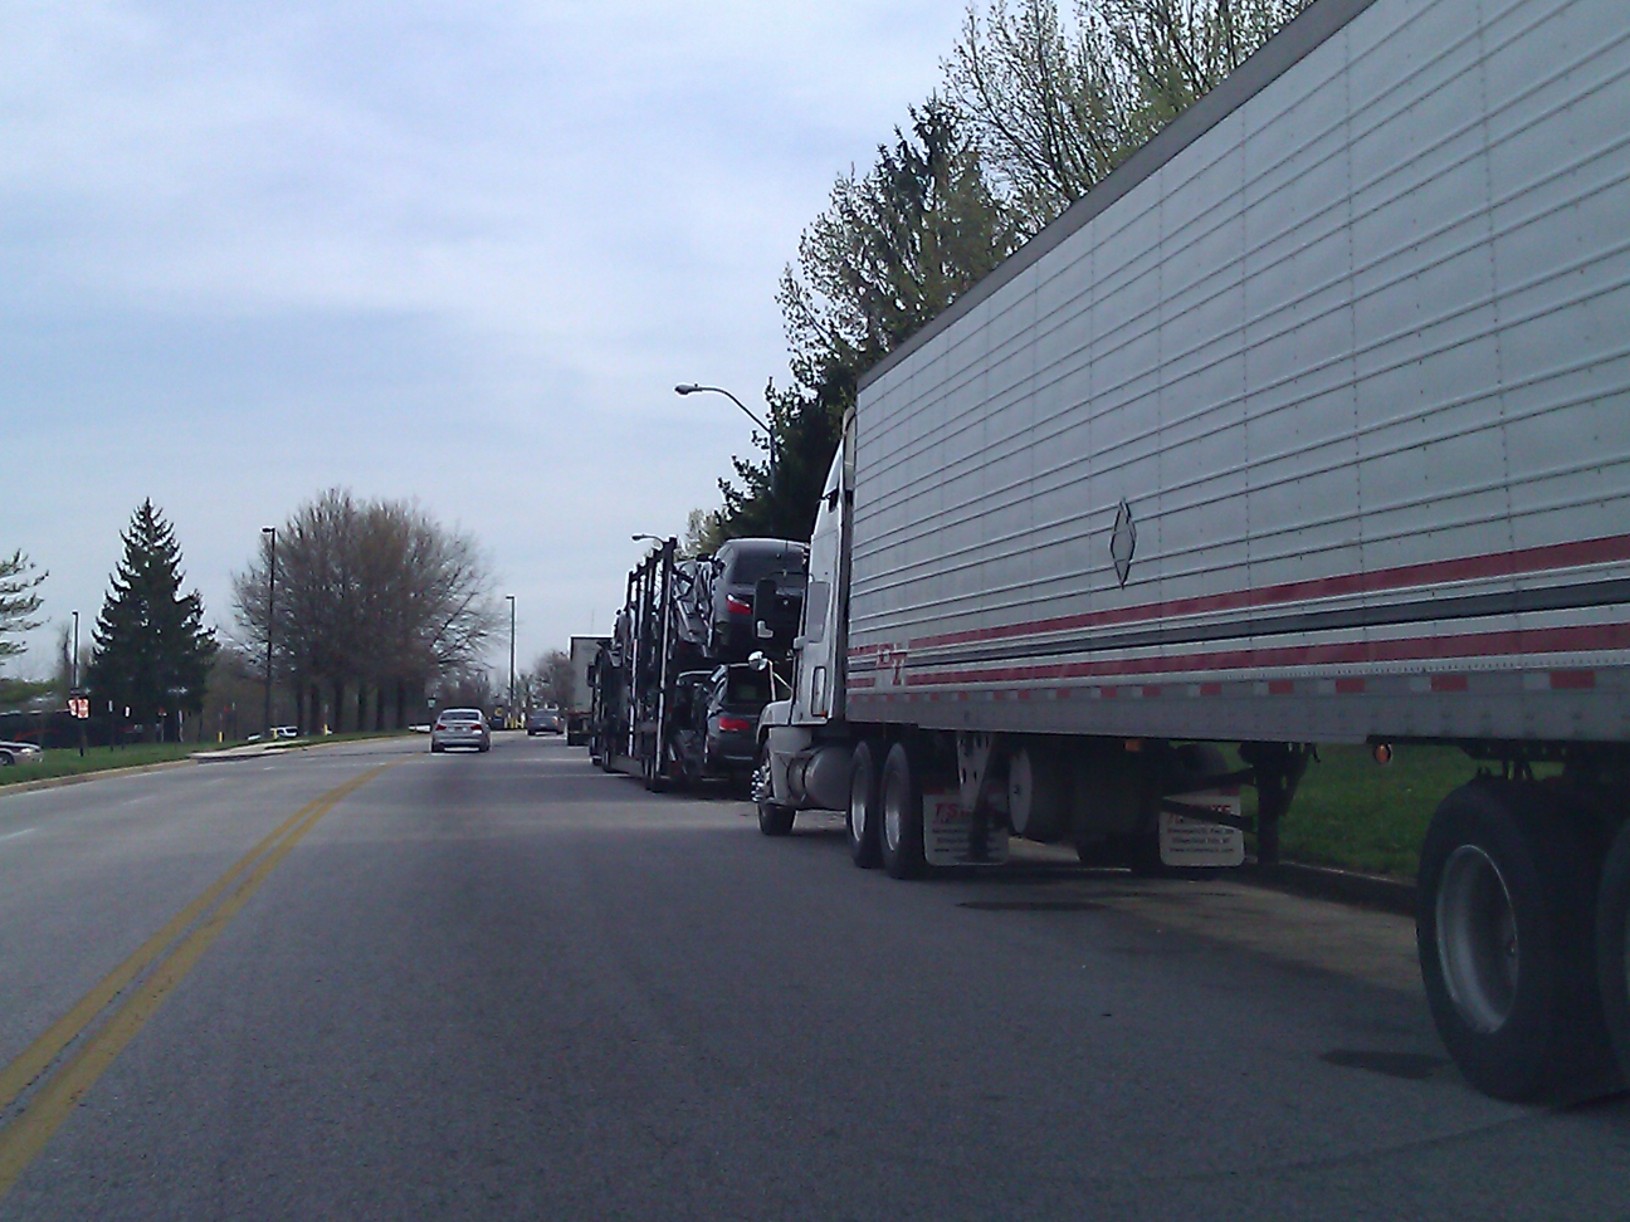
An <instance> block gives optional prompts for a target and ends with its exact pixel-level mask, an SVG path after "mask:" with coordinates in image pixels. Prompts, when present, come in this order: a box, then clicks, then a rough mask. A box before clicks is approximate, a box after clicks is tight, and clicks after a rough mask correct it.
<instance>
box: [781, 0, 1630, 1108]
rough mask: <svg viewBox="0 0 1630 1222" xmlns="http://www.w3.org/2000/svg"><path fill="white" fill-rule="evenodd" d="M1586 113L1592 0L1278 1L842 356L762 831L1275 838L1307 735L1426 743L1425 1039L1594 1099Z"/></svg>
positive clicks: (1494, 1082) (1595, 442)
mask: <svg viewBox="0 0 1630 1222" xmlns="http://www.w3.org/2000/svg"><path fill="white" fill-rule="evenodd" d="M1627 116H1630V23H1627V22H1626V21H1625V12H1624V9H1623V7H1622V5H1620V4H1618V3H1616V2H1614V0H1487V2H1485V3H1481V4H1468V3H1464V2H1462V0H1316V2H1315V3H1314V4H1312V5H1311V6H1310V7H1309V8H1308V9H1306V10H1305V11H1304V12H1303V13H1302V15H1300V16H1299V17H1297V18H1296V19H1295V20H1294V21H1293V22H1291V23H1290V24H1289V25H1287V26H1286V27H1285V29H1284V30H1283V31H1282V32H1281V33H1279V34H1278V35H1277V36H1276V37H1274V38H1273V39H1271V40H1270V41H1269V42H1268V43H1267V44H1265V45H1264V47H1263V48H1262V49H1261V50H1260V51H1259V52H1258V53H1257V54H1256V55H1254V56H1253V57H1252V58H1251V59H1250V60H1248V61H1247V62H1246V63H1245V64H1244V65H1242V66H1241V68H1240V69H1239V70H1238V71H1237V72H1235V73H1234V74H1233V76H1232V77H1230V78H1229V79H1228V80H1227V81H1225V82H1224V83H1223V84H1222V85H1220V86H1219V87H1218V88H1217V89H1215V90H1214V91H1212V92H1211V93H1210V94H1209V95H1207V96H1206V97H1204V98H1202V99H1201V100H1200V101H1198V102H1197V103H1196V104H1195V105H1194V106H1192V107H1191V108H1190V109H1189V110H1188V111H1186V112H1185V113H1183V114H1182V115H1181V116H1179V117H1178V118H1177V119H1176V120H1174V121H1173V122H1172V123H1171V124H1170V125H1169V126H1168V127H1167V128H1166V129H1165V130H1164V131H1162V132H1161V133H1160V134H1159V135H1158V136H1157V137H1156V138H1155V139H1154V140H1153V141H1151V142H1150V143H1149V144H1148V145H1147V146H1146V147H1145V148H1143V149H1142V150H1141V151H1140V152H1138V153H1137V154H1136V155H1134V156H1133V157H1132V158H1130V159H1129V160H1128V161H1127V162H1126V163H1125V164H1123V165H1122V166H1121V167H1120V168H1119V169H1117V170H1116V171H1115V172H1114V173H1113V174H1111V175H1110V176H1109V177H1108V178H1106V179H1105V180H1104V181H1103V182H1101V183H1100V184H1099V185H1098V186H1096V187H1095V188H1094V189H1093V190H1092V191H1091V192H1090V193H1089V194H1088V195H1086V196H1085V197H1084V198H1083V199H1081V200H1080V201H1078V202H1077V203H1076V204H1075V205H1074V206H1073V207H1072V208H1071V209H1070V210H1069V211H1067V212H1066V213H1065V214H1064V215H1063V216H1062V217H1061V218H1060V219H1059V220H1058V221H1056V222H1055V223H1054V224H1053V225H1051V226H1050V227H1048V228H1047V229H1045V230H1043V231H1042V232H1041V233H1040V234H1039V235H1038V236H1037V237H1036V238H1035V239H1033V240H1032V241H1031V242H1030V243H1029V244H1028V245H1027V246H1025V247H1024V248H1023V249H1022V250H1021V251H1019V252H1018V253H1017V254H1016V255H1014V256H1013V257H1012V258H1011V259H1009V260H1008V261H1007V262H1006V263H1004V264H1003V265H1002V266H1001V267H999V268H998V269H997V270H996V271H995V272H993V273H992V274H991V275H990V276H989V277H987V278H986V279H985V280H984V281H983V282H981V283H980V284H979V285H977V286H975V288H974V289H972V290H971V291H969V292H968V293H967V294H966V295H965V296H964V297H963V298H962V299H961V300H960V301H958V302H957V303H956V304H955V305H954V306H953V307H952V308H951V309H950V310H948V311H947V312H946V313H945V314H944V315H942V316H941V317H940V318H938V319H937V320H935V321H934V322H933V323H932V324H930V325H929V326H927V327H926V328H924V329H923V330H922V331H921V332H920V333H918V334H917V335H915V336H913V337H912V338H911V339H910V341H909V342H907V343H905V344H903V345H902V346H901V347H900V348H898V349H897V350H896V351H895V352H893V353H892V354H891V355H890V356H889V357H888V359H886V360H885V361H884V362H882V363H881V364H880V365H879V366H878V367H876V368H875V369H873V370H872V371H870V372H869V374H868V375H867V376H866V377H865V378H864V379H863V380H862V383H861V386H860V389H859V393H858V397H857V402H856V405H855V408H854V410H853V412H852V413H851V415H850V417H849V419H848V420H847V422H846V427H845V430H844V437H843V443H842V445H841V447H840V452H839V454H838V455H837V457H836V459H835V460H834V463H833V468H832V472H831V475H830V477H829V480H828V482H827V485H826V493H825V497H824V500H823V502H822V505H821V508H820V513H819V517H818V520H817V523H816V527H815V533H814V536H813V538H812V540H811V544H810V549H811V555H810V584H809V594H808V597H807V599H806V604H805V620H804V625H803V629H802V634H801V635H800V637H799V638H798V642H797V650H796V657H795V676H794V692H793V696H792V698H791V699H790V700H789V701H784V702H780V703H777V704H773V705H771V706H770V707H769V708H768V709H767V710H766V712H765V715H764V717H763V719H762V722H761V726H760V737H761V742H762V747H761V756H760V763H759V766H758V770H757V773H756V776H755V797H756V798H757V801H758V808H759V821H760V827H761V829H762V830H763V831H765V832H766V833H768V834H780V833H785V832H786V831H787V830H789V829H790V827H791V826H792V822H793V819H794V818H795V816H796V813H797V812H798V811H800V810H804V809H815V808H824V809H838V810H844V811H847V812H848V824H849V841H850V848H851V852H852V853H853V856H854V858H855V861H856V862H857V863H858V864H860V865H862V866H869V865H873V864H878V863H880V864H881V865H882V866H883V867H884V868H885V869H886V870H887V871H888V872H889V873H890V874H893V875H896V876H899V877H907V876H912V875H917V874H921V873H924V872H927V871H929V870H931V869H932V868H933V867H935V866H936V865H944V864H950V863H966V862H994V861H999V860H1000V859H1001V857H1002V855H1003V852H1004V850H1005V847H1006V843H1007V838H1008V837H1009V836H1011V835H1020V836H1025V837H1029V838H1032V839H1036V840H1041V841H1055V842H1062V843H1066V844H1070V843H1073V844H1074V845H1076V847H1077V849H1078V850H1079V851H1080V853H1081V854H1082V856H1083V859H1086V860H1094V861H1123V862H1125V863H1127V864H1131V865H1134V866H1141V867H1144V868H1148V869H1159V868H1162V867H1165V868H1170V867H1174V866H1181V865H1223V864H1228V863H1231V862H1238V861H1241V860H1243V859H1244V857H1245V848H1246V845H1245V841H1244V838H1243V836H1242V832H1245V831H1251V832H1253V833H1254V835H1255V837H1256V853H1257V856H1258V857H1259V859H1261V860H1272V859H1273V857H1274V856H1275V853H1276V850H1277V829H1278V824H1279V821H1280V819H1281V818H1283V817H1284V816H1285V814H1286V812H1287V810H1288V809H1289V808H1290V804H1291V799H1292V796H1293V794H1294V792H1295V789H1296V784H1297V781H1298V779H1299V777H1300V776H1301V774H1302V771H1303V769H1304V768H1305V766H1306V764H1307V762H1308V759H1309V753H1310V751H1311V749H1312V744H1316V743H1319V742H1349V743H1371V744H1375V745H1376V746H1377V747H1378V748H1381V747H1384V746H1386V745H1390V744H1398V743H1406V742H1409V743H1435V744H1453V745H1455V746H1457V747H1460V748H1463V749H1464V751H1465V752H1466V754H1467V756H1468V757H1469V762H1468V767H1467V776H1468V780H1467V783H1466V784H1465V785H1463V786H1462V787H1460V788H1458V789H1456V790H1454V791H1453V792H1452V793H1450V794H1448V795H1446V796H1444V797H1443V798H1442V801H1441V804H1439V806H1438V808H1437V812H1436V814H1435V816H1434V818H1433V820H1432V823H1431V826H1430V830H1429V832H1428V834H1427V836H1426V840H1425V843H1424V845H1423V846H1422V851H1421V865H1420V875H1419V897H1420V912H1419V923H1418V927H1419V951H1420V961H1421V969H1422V975H1423V979H1424V982H1425V988H1426V994H1427V998H1428V1000H1429V1003H1430V1007H1431V1011H1432V1014H1433V1017H1434V1020H1435V1022H1436V1025H1437V1027H1438V1029H1439V1031H1440V1033H1441V1035H1442V1038H1443V1040H1444V1042H1445V1044H1446V1046H1447V1048H1448V1050H1449V1051H1450V1053H1451V1055H1452V1056H1453V1058H1454V1060H1455V1061H1456V1063H1457V1064H1458V1065H1459V1067H1460V1068H1461V1070H1462V1071H1463V1072H1464V1074H1465V1075H1466V1077H1467V1078H1468V1079H1469V1080H1470V1081H1471V1082H1472V1083H1473V1084H1474V1085H1476V1086H1477V1087H1479V1088H1480V1089H1482V1090H1484V1091H1486V1092H1488V1093H1490V1094H1493V1095H1496V1096H1500V1097H1503V1098H1510V1099H1528V1098H1542V1097H1550V1098H1557V1097H1579V1096H1581V1095H1586V1094H1590V1093H1593V1092H1596V1091H1600V1090H1603V1089H1606V1088H1608V1087H1609V1086H1611V1085H1613V1084H1614V1083H1615V1082H1616V1081H1617V1080H1618V1078H1619V1074H1620V1070H1619V1066H1620V1065H1630V995H1627V985H1626V951H1627V941H1630V939H1627V936H1626V932H1627V925H1630V824H1627V822H1626V817H1627V815H1630V220H1627V218H1630V126H1627ZM1228 749H1232V750H1233V751H1234V752H1235V755H1234V756H1233V757H1230V756H1229V755H1227V754H1226V752H1227V751H1228ZM1230 759H1232V761H1233V762H1232V763H1230ZM1240 785H1246V786H1254V787H1255V789H1256V790H1257V799H1258V801H1257V808H1258V809H1257V815H1256V819H1255V823H1254V826H1253V825H1252V823H1251V822H1250V821H1248V820H1247V819H1246V818H1244V817H1242V815H1241V810H1240V802H1239V797H1238V787H1239V786H1240ZM1615 1052H1616V1053H1617V1057H1616V1058H1615V1055H1614V1054H1615Z"/></svg>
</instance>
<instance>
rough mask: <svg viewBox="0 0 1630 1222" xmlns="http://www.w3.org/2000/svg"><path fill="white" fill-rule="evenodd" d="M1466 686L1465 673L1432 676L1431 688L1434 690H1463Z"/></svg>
mask: <svg viewBox="0 0 1630 1222" xmlns="http://www.w3.org/2000/svg"><path fill="white" fill-rule="evenodd" d="M1467 686H1468V683H1467V681H1466V676H1465V675H1433V676H1432V690H1433V691H1434V692H1463V691H1465V690H1466V688H1467Z"/></svg>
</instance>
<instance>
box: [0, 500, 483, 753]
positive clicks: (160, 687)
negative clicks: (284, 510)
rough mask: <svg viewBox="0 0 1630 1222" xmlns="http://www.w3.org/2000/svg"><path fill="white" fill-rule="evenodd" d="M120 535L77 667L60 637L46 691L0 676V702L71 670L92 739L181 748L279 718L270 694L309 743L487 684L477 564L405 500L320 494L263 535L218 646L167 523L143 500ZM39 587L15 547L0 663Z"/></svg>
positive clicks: (15, 648) (36, 621) (2, 581)
mask: <svg viewBox="0 0 1630 1222" xmlns="http://www.w3.org/2000/svg"><path fill="white" fill-rule="evenodd" d="M120 541H121V543H122V545H123V550H122V556H121V558H120V560H119V562H118V565H117V567H116V568H115V570H114V572H113V574H112V575H111V576H110V578H109V584H108V592H107V595H106V597H105V599H104V601H103V604H102V609H101V612H100V613H99V614H98V616H97V618H96V621H95V624H94V627H93V628H92V631H91V634H90V636H91V641H90V649H89V652H88V656H86V657H84V658H82V659H81V658H74V657H73V656H72V653H73V651H72V647H71V645H70V643H69V638H68V636H67V630H66V629H65V630H64V635H63V639H62V641H61V642H60V645H61V649H60V653H61V655H62V656H61V659H60V661H59V667H58V670H59V674H58V678H57V680H56V681H55V682H52V683H25V682H20V681H18V680H14V679H13V680H8V679H6V678H5V676H4V675H3V674H0V703H4V704H11V703H13V702H19V701H25V700H28V699H30V698H32V697H40V696H43V695H45V694H46V693H48V692H51V691H57V692H59V693H60V694H61V695H62V696H66V695H68V689H69V688H70V686H71V682H72V679H73V677H76V676H77V677H78V679H79V681H80V689H81V691H82V692H83V694H84V696H85V698H86V699H87V700H88V702H89V704H90V707H91V709H92V711H93V714H94V716H95V719H96V722H97V725H98V734H97V736H96V739H97V741H99V742H102V741H110V740H111V741H119V740H121V739H123V738H128V737H142V738H146V739H149V740H152V739H165V740H176V739H179V738H181V737H182V735H183V727H184V726H191V727H193V732H192V734H191V735H189V737H194V738H197V737H201V736H202V735H203V734H204V733H205V732H208V733H212V734H214V733H219V734H221V735H222V736H224V737H229V738H236V737H240V736H241V735H242V734H244V733H247V732H248V731H249V730H250V729H256V730H258V729H263V728H265V727H264V726H263V725H262V722H263V721H266V722H268V723H269V724H277V720H278V717H276V716H273V715H272V714H273V712H274V709H273V706H272V704H271V700H270V695H271V693H272V692H273V691H274V690H275V692H276V694H277V696H278V700H277V704H276V706H275V713H276V714H277V715H281V716H282V718H283V719H288V720H293V721H294V722H296V723H297V724H299V725H300V726H301V727H303V728H305V729H306V730H308V731H315V730H319V729H324V728H326V729H331V730H341V729H391V728H399V727H401V726H404V725H406V724H409V722H410V721H412V720H416V719H418V718H419V717H421V716H423V715H424V712H425V709H426V703H427V700H428V699H429V698H431V697H432V696H434V695H435V694H437V693H438V692H439V691H440V690H441V689H448V690H452V691H455V692H456V691H458V690H461V688H462V687H466V686H469V685H470V684H472V683H476V682H484V670H483V667H482V663H481V651H482V648H483V646H484V645H485V643H486V641H487V639H488V637H489V635H490V633H491V632H492V630H493V628H494V627H495V625H496V623H497V618H498V617H497V614H496V611H495V609H494V600H493V597H492V593H491V587H492V580H491V577H490V575H489V573H488V570H487V566H486V561H485V559H484V558H483V556H482V554H481V551H480V549H479V547H478V546H477V545H476V543H475V541H474V540H473V539H472V538H471V537H469V536H467V535H464V534H460V533H458V532H456V531H450V530H448V529H446V528H444V527H443V526H441V525H440V524H439V523H437V522H436V521H435V520H434V519H433V518H432V517H431V516H430V515H429V514H428V513H427V512H426V511H425V510H423V509H422V508H420V507H419V506H418V505H416V504H413V503H411V502H403V501H391V500H370V501H361V500H358V499H357V498H356V497H354V496H353V495H352V494H351V493H350V492H348V491H345V490H343V489H337V488H336V489H330V490H328V491H326V492H324V493H321V494H320V495H318V496H316V497H314V498H313V499H312V500H310V501H308V502H307V503H305V504H304V505H302V506H300V507H299V508H298V509H296V510H295V511H294V513H292V514H291V515H290V516H289V517H288V519H287V520H286V521H285V522H284V523H283V524H282V525H281V526H278V527H275V528H267V529H266V530H265V531H263V532H262V535H261V540H260V548H259V551H258V553H257V554H256V555H255V556H254V557H252V558H251V559H250V561H249V563H248V564H247V565H245V567H244V569H243V570H242V571H241V572H238V573H234V574H233V577H232V591H233V608H232V609H233V613H234V617H235V620H236V625H237V628H238V630H239V631H238V633H237V635H236V636H234V637H229V638H226V639H222V636H221V634H220V633H219V632H218V630H217V629H216V628H214V627H206V626H205V623H204V604H203V599H202V598H201V597H200V595H199V593H198V591H197V590H196V589H194V590H190V591H189V590H187V589H186V577H185V572H184V570H183V568H182V555H181V547H180V544H179V543H178V541H177V539H176V536H175V531H174V528H173V527H172V526H171V524H170V522H169V521H168V520H167V519H166V518H165V516H164V514H163V512H162V511H161V510H160V509H159V508H158V507H156V506H155V505H154V504H153V503H152V501H151V500H144V501H143V502H142V504H141V505H140V506H138V507H137V508H136V510H135V512H134V513H133V514H132V515H131V519H130V524H129V526H128V528H127V529H126V530H125V531H123V532H122V533H121V535H120ZM46 577H47V573H46V572H45V571H43V570H41V569H40V568H39V567H38V566H37V565H36V564H34V562H33V561H32V560H30V559H29V557H28V556H27V554H26V553H24V552H22V551H21V550H20V549H19V550H17V551H14V552H13V553H12V554H11V555H10V556H9V557H8V556H0V664H4V663H5V662H6V661H7V660H9V659H11V658H15V657H16V656H17V655H19V654H21V653H22V652H23V648H24V647H23V644H22V641H21V640H20V639H19V638H20V637H21V636H22V635H23V634H24V633H27V632H30V631H32V630H34V629H36V628H38V627H40V626H41V624H42V623H43V621H42V619H41V618H40V616H39V612H40V610H41V607H42V606H43V595H42V594H41V586H42V584H43V583H44V581H45V579H46ZM268 646H269V648H268ZM81 663H83V665H81ZM268 665H269V668H270V669H269V671H268ZM268 677H269V678H270V680H271V686H270V688H268V686H267V682H266V681H267V679H268ZM206 704H212V705H213V709H212V710H211V716H210V718H209V724H208V725H207V726H206V725H205V724H203V721H202V715H203V714H204V712H205V710H206Z"/></svg>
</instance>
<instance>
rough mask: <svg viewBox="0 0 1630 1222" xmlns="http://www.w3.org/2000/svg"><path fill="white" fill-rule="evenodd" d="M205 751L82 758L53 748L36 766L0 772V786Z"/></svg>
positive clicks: (95, 751)
mask: <svg viewBox="0 0 1630 1222" xmlns="http://www.w3.org/2000/svg"><path fill="white" fill-rule="evenodd" d="M205 749H206V747H205V746H201V745H200V744H198V743H133V744H131V745H130V746H128V747H86V748H85V754H84V756H83V757H81V756H80V754H79V750H78V748H76V747H54V748H52V749H51V750H49V751H47V752H46V753H45V758H44V759H43V760H41V761H40V762H39V763H37V764H18V765H16V766H15V767H12V768H0V786H4V785H16V784H20V783H22V782H23V781H38V780H42V779H44V778H47V777H57V776H77V775H78V774H79V773H82V772H106V771H108V770H109V769H111V768H134V767H137V766H139V765H142V764H162V763H165V762H167V761H169V760H180V759H186V758H187V757H188V756H189V755H191V754H192V753H193V752H194V751H202V750H205Z"/></svg>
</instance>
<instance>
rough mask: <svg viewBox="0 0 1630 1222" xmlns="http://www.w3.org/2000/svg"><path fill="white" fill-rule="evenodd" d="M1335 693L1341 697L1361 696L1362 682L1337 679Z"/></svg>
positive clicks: (1360, 680) (1362, 690) (1359, 680)
mask: <svg viewBox="0 0 1630 1222" xmlns="http://www.w3.org/2000/svg"><path fill="white" fill-rule="evenodd" d="M1336 691H1337V692H1338V693H1339V694H1340V695H1343V696H1362V695H1363V694H1364V680H1362V679H1337V680H1336Z"/></svg>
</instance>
